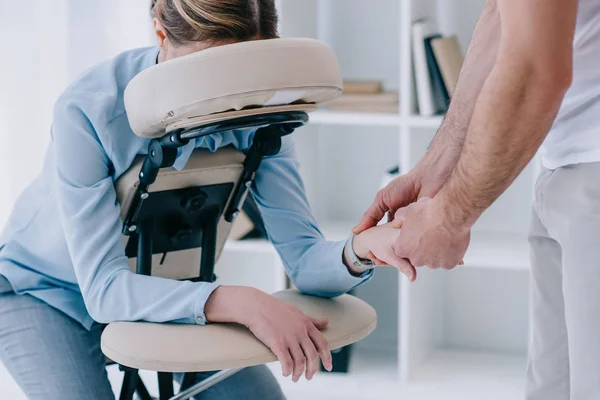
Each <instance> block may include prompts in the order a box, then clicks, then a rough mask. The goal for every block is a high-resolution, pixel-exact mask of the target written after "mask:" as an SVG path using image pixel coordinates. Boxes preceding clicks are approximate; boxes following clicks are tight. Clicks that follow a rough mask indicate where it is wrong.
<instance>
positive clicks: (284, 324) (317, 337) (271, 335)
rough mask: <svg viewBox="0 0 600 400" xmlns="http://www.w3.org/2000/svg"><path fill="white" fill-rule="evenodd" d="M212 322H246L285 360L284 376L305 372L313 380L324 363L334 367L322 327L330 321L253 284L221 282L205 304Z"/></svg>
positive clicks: (327, 367) (294, 378) (296, 375)
mask: <svg viewBox="0 0 600 400" xmlns="http://www.w3.org/2000/svg"><path fill="white" fill-rule="evenodd" d="M205 314H206V318H207V319H208V320H209V321H211V322H237V323H240V324H242V325H245V326H246V327H247V328H248V329H250V331H251V332H252V333H253V334H254V336H256V337H257V338H258V339H259V340H260V341H261V342H263V343H264V344H265V345H267V346H268V347H269V348H270V349H271V351H272V352H273V353H274V354H275V356H277V359H278V360H279V362H280V363H281V369H282V373H283V376H286V377H287V376H289V375H292V379H293V381H294V382H298V380H299V379H300V377H301V376H302V374H303V373H305V376H306V379H308V380H310V379H312V377H313V376H314V375H315V373H316V372H317V370H318V369H319V365H320V363H319V357H320V358H321V360H322V361H323V366H324V367H325V368H326V369H327V370H328V371H331V369H332V360H331V352H330V351H329V346H328V344H327V340H326V339H325V337H324V336H323V334H322V333H321V332H320V331H319V329H324V328H325V327H326V326H327V324H328V321H327V320H326V319H315V318H311V317H309V316H307V315H306V314H304V313H302V312H301V311H300V310H299V309H298V308H297V307H295V306H293V305H290V304H287V303H285V302H283V301H281V300H278V299H276V298H275V297H272V296H269V295H268V294H266V293H263V292H261V291H260V290H257V289H254V288H250V287H234V286H221V287H219V288H217V289H216V290H215V291H214V292H213V293H212V295H211V296H210V297H209V299H208V301H207V303H206V306H205Z"/></svg>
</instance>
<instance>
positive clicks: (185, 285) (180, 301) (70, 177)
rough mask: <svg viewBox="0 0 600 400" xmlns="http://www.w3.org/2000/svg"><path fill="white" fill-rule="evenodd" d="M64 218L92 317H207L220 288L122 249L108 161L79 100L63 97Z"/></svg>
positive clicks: (59, 151)
mask: <svg viewBox="0 0 600 400" xmlns="http://www.w3.org/2000/svg"><path fill="white" fill-rule="evenodd" d="M52 140H53V141H54V144H55V146H54V148H55V154H54V156H55V160H56V174H55V177H56V186H57V196H58V203H59V208H60V219H61V222H62V225H63V228H64V231H65V235H66V240H67V245H68V249H69V253H70V256H71V260H72V263H73V266H74V269H75V274H76V276H77V281H78V283H79V286H80V288H81V293H82V294H83V298H84V300H85V304H86V307H87V310H88V312H89V313H90V315H91V317H92V318H93V319H94V320H96V321H98V322H101V323H109V322H113V321H138V320H145V321H150V322H180V323H196V324H204V323H205V322H206V318H205V315H204V304H205V303H206V300H207V299H208V297H209V296H210V294H211V293H212V291H213V290H214V289H215V288H216V287H217V285H216V284H212V283H201V282H199V283H192V282H188V281H175V280H169V279H161V278H156V277H148V276H141V275H136V274H134V273H132V272H131V271H130V269H129V266H128V262H127V258H126V256H125V246H124V242H123V238H122V235H121V219H120V211H119V205H118V203H117V200H116V193H115V190H114V186H113V179H112V177H111V175H110V160H109V156H108V155H107V152H106V150H105V148H104V147H103V146H102V143H101V142H100V140H99V138H98V135H97V134H96V131H95V129H94V126H93V124H92V123H91V122H90V119H89V118H88V117H87V116H86V114H85V113H84V112H83V111H82V110H81V109H80V108H79V107H78V106H77V103H76V102H75V101H73V100H71V101H69V100H68V99H66V100H65V99H63V100H60V101H59V102H58V103H57V106H56V108H55V112H54V124H53V127H52Z"/></svg>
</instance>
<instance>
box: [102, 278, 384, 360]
mask: <svg viewBox="0 0 600 400" xmlns="http://www.w3.org/2000/svg"><path fill="white" fill-rule="evenodd" d="M274 296H275V297H277V298H278V299H280V300H283V301H285V302H286V303H290V304H293V305H295V306H297V307H298V308H299V309H300V310H301V311H303V312H304V313H305V314H307V315H309V316H311V317H314V318H327V319H329V325H328V326H327V328H325V329H324V330H323V335H324V336H325V339H326V340H327V343H328V344H329V349H330V350H336V349H339V348H341V347H344V346H347V345H349V344H352V343H355V342H357V341H359V340H361V339H364V338H365V337H366V336H368V335H369V334H370V333H371V332H373V330H374V329H375V327H376V325H377V314H376V313H375V310H374V309H373V307H371V306H370V305H368V304H367V303H365V302H364V301H363V300H360V299H358V298H356V297H354V296H350V295H347V294H346V295H343V296H340V297H337V298H334V299H324V298H320V297H313V296H305V295H302V294H300V293H299V292H297V291H296V290H284V291H282V292H279V293H275V294H274ZM101 347H102V352H104V354H105V355H106V356H107V357H108V358H110V359H111V360H113V361H115V362H117V363H119V364H121V365H124V366H126V367H131V368H136V369H142V370H150V371H160V372H200V371H216V370H221V369H227V368H242V367H250V366H253V365H260V364H265V363H268V362H272V361H276V360H277V358H276V357H275V355H274V354H273V353H272V352H271V350H269V348H268V347H267V346H265V345H264V344H263V343H262V342H260V341H259V340H258V339H257V338H256V337H254V335H253V334H252V333H251V332H250V331H249V330H248V329H246V328H244V327H243V326H240V325H235V324H209V325H206V326H198V325H182V324H153V323H147V322H115V323H112V324H110V325H108V326H107V327H106V329H105V330H104V332H103V333H102V340H101Z"/></svg>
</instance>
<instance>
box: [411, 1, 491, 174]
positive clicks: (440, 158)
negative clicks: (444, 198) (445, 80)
mask: <svg viewBox="0 0 600 400" xmlns="http://www.w3.org/2000/svg"><path fill="white" fill-rule="evenodd" d="M499 45H500V16H499V13H498V9H497V4H496V0H488V1H487V2H486V6H485V9H484V11H483V13H482V15H481V17H480V19H479V22H478V23H477V25H476V26H475V30H474V32H473V36H472V39H471V43H470V45H469V49H468V50H467V54H466V56H465V60H464V63H463V66H462V69H461V71H460V75H459V79H458V83H457V86H456V89H455V91H454V94H453V96H452V101H451V103H450V107H449V109H448V112H447V114H446V117H445V118H444V121H443V122H442V125H441V126H440V128H439V130H438V132H437V134H436V136H435V138H434V139H433V141H432V142H431V145H430V148H429V151H428V152H427V153H426V154H425V156H424V157H423V159H422V160H421V163H420V164H421V165H422V166H424V167H425V169H426V170H429V171H435V172H434V173H437V174H439V175H442V177H443V179H446V178H447V177H448V176H449V175H450V173H451V172H452V170H453V169H454V167H455V165H456V163H457V162H458V159H459V156H460V152H461V150H462V147H463V143H464V139H465V137H466V135H467V130H468V127H469V123H470V121H471V116H472V115H473V110H474V108H475V103H476V101H477V98H478V97H479V93H480V92H481V89H482V87H483V84H484V83H485V81H486V79H487V78H488V76H489V74H490V72H491V71H492V68H493V66H494V64H495V62H496V56H497V54H498V47H499Z"/></svg>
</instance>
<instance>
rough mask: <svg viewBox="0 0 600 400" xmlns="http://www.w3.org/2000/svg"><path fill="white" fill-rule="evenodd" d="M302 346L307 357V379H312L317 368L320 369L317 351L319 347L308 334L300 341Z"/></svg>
mask: <svg viewBox="0 0 600 400" xmlns="http://www.w3.org/2000/svg"><path fill="white" fill-rule="evenodd" d="M300 347H301V348H302V351H303V352H304V356H305V357H306V374H305V377H306V380H308V381H310V380H311V379H312V377H313V376H315V373H316V372H317V369H319V365H320V363H319V353H317V349H316V348H315V345H314V343H313V341H312V340H311V339H310V337H308V335H307V336H306V337H305V338H304V340H302V342H300Z"/></svg>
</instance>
